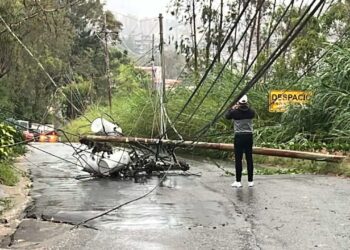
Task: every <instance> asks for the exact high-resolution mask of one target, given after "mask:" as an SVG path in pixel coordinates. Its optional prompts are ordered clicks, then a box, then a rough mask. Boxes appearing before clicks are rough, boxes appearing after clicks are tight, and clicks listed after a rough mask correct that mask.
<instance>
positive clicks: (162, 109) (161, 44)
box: [159, 14, 166, 138]
mask: <svg viewBox="0 0 350 250" xmlns="http://www.w3.org/2000/svg"><path fill="white" fill-rule="evenodd" d="M159 36H160V39H159V51H160V66H161V69H162V71H161V73H162V80H161V86H159V98H160V136H161V137H165V138H166V134H165V133H166V121H165V115H164V112H165V107H164V102H165V100H166V95H165V63H164V38H163V16H162V14H159Z"/></svg>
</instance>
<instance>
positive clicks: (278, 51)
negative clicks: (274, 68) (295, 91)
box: [196, 0, 325, 140]
mask: <svg viewBox="0 0 350 250" xmlns="http://www.w3.org/2000/svg"><path fill="white" fill-rule="evenodd" d="M324 1H325V0H321V1H320V2H319V3H318V4H317V5H316V6H315V8H314V9H313V10H312V11H311V12H310V14H308V13H309V11H310V9H311V7H312V6H313V5H314V4H315V2H316V0H314V1H313V2H312V3H311V4H310V5H309V6H308V8H307V9H306V10H305V12H304V14H303V15H302V17H300V18H299V21H298V22H297V24H296V25H295V26H294V28H293V29H292V30H291V31H290V32H289V33H288V34H287V35H286V36H285V37H284V39H283V40H282V41H281V43H280V45H279V46H278V47H277V48H276V49H275V50H274V52H273V53H272V54H271V55H270V57H269V58H268V60H267V61H266V62H265V64H264V65H263V66H262V67H261V68H260V69H259V71H258V72H257V73H256V74H255V76H254V77H253V78H252V79H251V80H250V81H249V82H248V83H247V85H246V86H245V87H244V88H243V90H242V91H241V92H240V93H239V94H238V95H237V96H236V98H234V100H233V101H232V102H231V103H230V105H228V107H231V106H232V105H233V104H235V103H237V102H238V100H239V99H240V98H241V97H242V96H243V95H244V94H246V93H247V92H248V91H249V89H250V88H252V87H253V86H254V85H255V83H256V82H257V81H258V80H259V79H260V78H261V77H262V76H263V75H264V73H265V72H266V71H267V69H268V68H269V67H270V66H271V65H272V64H273V63H274V62H275V60H276V59H277V58H278V57H279V56H280V55H281V53H282V52H283V51H284V50H285V49H286V48H287V47H288V46H289V44H290V43H291V42H292V41H294V39H295V38H296V36H297V35H298V34H299V33H300V31H301V30H302V29H303V28H304V27H305V25H306V24H307V22H308V20H309V19H310V18H311V17H312V16H313V15H314V14H315V12H316V11H317V10H318V9H319V8H320V7H321V5H322V4H323V2H324ZM307 14H308V15H307ZM240 82H241V81H240ZM234 91H235V90H234ZM234 91H232V92H231V94H230V95H229V97H228V98H227V100H226V101H225V103H224V104H223V105H222V107H221V108H220V110H219V112H218V113H217V115H216V116H215V118H214V119H213V120H212V121H211V122H209V123H208V124H206V125H205V126H204V127H203V128H202V129H200V130H199V131H198V132H197V134H196V135H197V140H198V138H199V137H200V136H201V135H202V134H204V133H205V132H206V131H207V130H209V128H210V127H211V126H212V125H213V124H214V123H216V122H217V121H218V120H219V119H220V118H221V117H222V116H223V115H224V113H225V112H226V110H225V111H223V109H224V108H225V107H226V106H227V103H228V102H229V101H230V99H231V98H232V96H233V94H234ZM227 109H228V108H227Z"/></svg>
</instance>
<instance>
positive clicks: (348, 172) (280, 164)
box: [254, 155, 350, 177]
mask: <svg viewBox="0 0 350 250" xmlns="http://www.w3.org/2000/svg"><path fill="white" fill-rule="evenodd" d="M254 161H255V163H256V164H257V168H256V174H260V175H269V174H307V173H309V174H330V175H337V176H345V177H350V162H347V161H344V162H342V163H331V162H323V161H311V160H301V159H292V158H281V157H273V156H261V155H256V156H254Z"/></svg>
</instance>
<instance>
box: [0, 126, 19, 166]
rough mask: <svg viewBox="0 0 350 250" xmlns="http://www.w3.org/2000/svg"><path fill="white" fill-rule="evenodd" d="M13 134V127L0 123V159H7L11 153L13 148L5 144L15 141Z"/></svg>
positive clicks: (14, 132)
mask: <svg viewBox="0 0 350 250" xmlns="http://www.w3.org/2000/svg"><path fill="white" fill-rule="evenodd" d="M15 134H16V130H15V129H14V128H13V127H11V126H8V125H5V124H3V123H0V160H4V159H7V158H8V157H9V156H10V155H11V154H12V153H13V148H12V147H8V146H7V145H11V144H13V143H15V140H14V136H15Z"/></svg>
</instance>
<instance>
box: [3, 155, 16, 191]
mask: <svg viewBox="0 0 350 250" xmlns="http://www.w3.org/2000/svg"><path fill="white" fill-rule="evenodd" d="M12 166H13V162H11V161H10V160H6V161H1V162H0V184H3V185H6V186H15V185H16V184H17V182H18V181H19V178H18V173H17V171H16V170H15V169H14V168H13V167H12Z"/></svg>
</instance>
